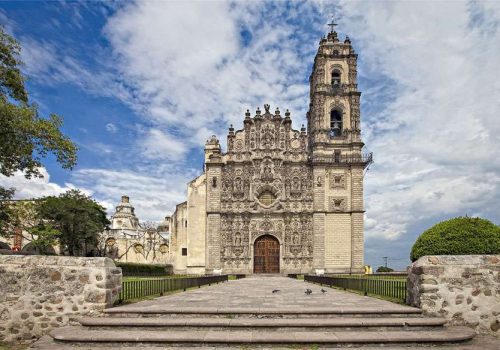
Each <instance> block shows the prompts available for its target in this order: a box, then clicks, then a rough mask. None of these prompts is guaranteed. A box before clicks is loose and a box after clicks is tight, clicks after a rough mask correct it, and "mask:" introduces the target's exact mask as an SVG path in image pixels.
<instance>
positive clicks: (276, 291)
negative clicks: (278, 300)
mask: <svg viewBox="0 0 500 350" xmlns="http://www.w3.org/2000/svg"><path fill="white" fill-rule="evenodd" d="M279 291H280V290H279V289H274V290H273V292H272V293H273V294H274V293H278V292H279Z"/></svg>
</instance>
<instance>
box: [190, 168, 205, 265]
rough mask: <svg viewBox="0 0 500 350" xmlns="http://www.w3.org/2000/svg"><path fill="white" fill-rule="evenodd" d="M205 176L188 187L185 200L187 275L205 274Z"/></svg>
mask: <svg viewBox="0 0 500 350" xmlns="http://www.w3.org/2000/svg"><path fill="white" fill-rule="evenodd" d="M206 197H207V196H206V176H205V175H204V174H203V175H201V176H199V177H198V178H196V179H195V180H193V181H192V182H191V183H190V184H189V186H188V200H187V221H188V225H187V253H188V256H187V273H188V274H205V230H206V225H205V221H206Z"/></svg>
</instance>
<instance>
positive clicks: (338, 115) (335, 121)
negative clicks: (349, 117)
mask: <svg viewBox="0 0 500 350" xmlns="http://www.w3.org/2000/svg"><path fill="white" fill-rule="evenodd" d="M330 135H331V136H341V135H342V112H341V111H339V110H337V109H334V110H333V111H331V112H330Z"/></svg>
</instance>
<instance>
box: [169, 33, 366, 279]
mask: <svg viewBox="0 0 500 350" xmlns="http://www.w3.org/2000/svg"><path fill="white" fill-rule="evenodd" d="M332 28H333V27H332ZM356 65H357V54H356V53H355V51H354V49H353V47H352V45H351V41H350V40H349V38H348V37H346V38H345V40H343V41H341V40H339V38H338V35H337V33H336V32H335V31H334V30H332V31H330V32H329V33H328V35H327V36H326V37H324V38H322V39H321V40H320V43H319V48H318V52H317V54H316V57H315V59H314V65H313V69H312V73H311V76H310V78H309V82H310V103H309V111H308V112H307V128H306V127H304V126H302V127H301V128H300V129H294V128H293V126H292V120H291V118H290V112H289V111H288V110H285V112H284V113H282V112H281V111H280V110H279V109H278V108H275V110H274V111H273V110H272V108H271V106H270V105H268V104H266V105H264V106H263V110H261V109H260V108H257V109H256V111H255V113H251V112H250V111H249V110H247V111H246V113H245V116H244V118H243V121H242V125H241V126H240V128H236V129H235V128H233V126H232V125H231V126H230V127H229V132H228V135H227V152H226V153H223V152H222V151H221V145H220V142H219V140H218V139H217V138H216V137H215V136H212V137H211V138H210V139H209V140H208V141H207V143H206V145H205V164H204V171H203V174H202V175H200V176H199V177H197V178H195V179H194V180H192V181H191V182H189V183H188V189H187V201H185V202H183V203H180V204H178V205H177V206H176V209H175V212H174V214H173V215H172V217H171V221H170V224H171V226H170V231H171V239H170V253H171V255H172V260H171V261H172V262H173V264H174V270H175V272H176V273H188V274H205V273H235V274H236V273H238V274H257V273H279V274H288V273H363V265H364V263H363V249H364V247H363V245H364V232H363V231H364V224H363V215H364V207H363V176H364V170H365V168H366V167H367V166H368V165H369V164H370V163H371V162H372V154H364V153H363V146H364V144H363V142H362V140H361V131H360V128H361V125H360V95H361V92H360V91H358V88H357V82H356V79H357V70H356Z"/></svg>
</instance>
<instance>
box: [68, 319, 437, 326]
mask: <svg viewBox="0 0 500 350" xmlns="http://www.w3.org/2000/svg"><path fill="white" fill-rule="evenodd" d="M78 321H79V322H80V324H82V325H83V326H86V327H245V328H253V327H255V328H258V327H273V328H278V327H282V328H284V327H323V328H329V327H332V328H333V327H441V326H443V325H444V324H445V323H446V321H445V319H443V318H439V317H420V318H411V317H380V318H360V317H355V318H354V317H341V318H340V317H339V318H233V319H231V318H207V317H197V318H160V317H123V318H110V317H103V318H81V319H78Z"/></svg>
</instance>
